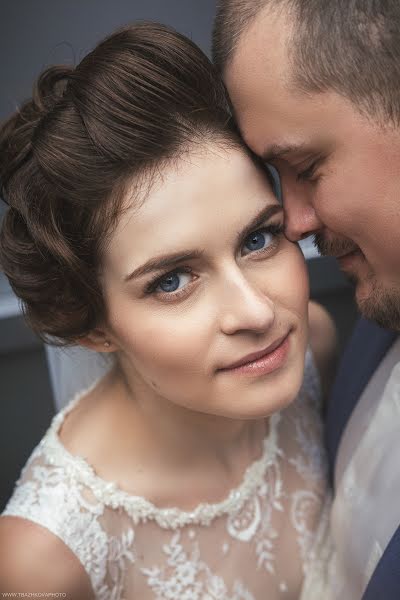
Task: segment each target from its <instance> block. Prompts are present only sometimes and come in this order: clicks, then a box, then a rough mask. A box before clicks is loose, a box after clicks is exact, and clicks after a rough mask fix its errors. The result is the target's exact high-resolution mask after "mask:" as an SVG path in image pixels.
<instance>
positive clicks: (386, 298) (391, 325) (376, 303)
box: [314, 233, 400, 331]
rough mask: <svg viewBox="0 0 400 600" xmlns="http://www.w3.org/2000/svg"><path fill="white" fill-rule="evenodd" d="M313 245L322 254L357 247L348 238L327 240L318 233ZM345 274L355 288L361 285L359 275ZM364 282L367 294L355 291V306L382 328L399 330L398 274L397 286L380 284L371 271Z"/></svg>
mask: <svg viewBox="0 0 400 600" xmlns="http://www.w3.org/2000/svg"><path fill="white" fill-rule="evenodd" d="M314 246H315V247H316V248H317V249H318V251H319V252H320V254H322V255H323V256H340V255H343V254H345V253H347V252H352V251H354V250H356V249H357V246H356V245H355V244H354V243H353V242H351V241H350V240H347V239H342V240H330V241H328V240H326V239H324V237H323V236H322V235H321V234H319V233H317V234H316V235H315V236H314ZM346 275H347V277H348V278H349V279H350V281H352V282H353V283H354V284H355V286H356V288H357V286H358V285H361V284H360V278H359V277H357V276H356V275H354V274H348V273H346ZM366 283H367V284H368V285H369V288H370V291H369V293H368V295H366V296H365V297H358V295H357V291H356V301H357V306H358V308H359V310H360V312H361V314H362V315H363V316H364V317H365V318H366V319H369V320H371V321H375V322H376V323H377V324H378V325H379V326H380V327H383V328H384V329H391V330H393V331H400V274H399V287H395V286H391V287H387V286H384V285H383V284H380V283H379V282H378V281H377V280H376V277H375V275H374V273H372V272H371V273H370V274H369V275H368V276H367V279H366Z"/></svg>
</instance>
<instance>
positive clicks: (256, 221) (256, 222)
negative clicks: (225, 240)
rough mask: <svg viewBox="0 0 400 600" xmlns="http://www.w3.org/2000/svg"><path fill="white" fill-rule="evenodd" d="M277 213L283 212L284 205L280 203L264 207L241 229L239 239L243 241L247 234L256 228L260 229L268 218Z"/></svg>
mask: <svg viewBox="0 0 400 600" xmlns="http://www.w3.org/2000/svg"><path fill="white" fill-rule="evenodd" d="M277 213H283V207H282V206H281V205H280V204H270V205H268V206H266V207H265V208H263V209H262V210H261V211H260V212H259V213H258V214H257V215H256V216H255V217H254V218H253V219H252V220H251V221H250V223H249V224H248V225H246V227H245V228H244V229H242V230H241V231H239V233H238V235H237V239H238V241H241V240H242V239H243V238H244V237H246V235H247V234H249V233H251V232H252V231H254V230H255V229H258V228H259V227H260V226H261V225H263V224H264V223H265V222H266V221H268V219H270V218H271V217H273V216H274V215H276V214H277Z"/></svg>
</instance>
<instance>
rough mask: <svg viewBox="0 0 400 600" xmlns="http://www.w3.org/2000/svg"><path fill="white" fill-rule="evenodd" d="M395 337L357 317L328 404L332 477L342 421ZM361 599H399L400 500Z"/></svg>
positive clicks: (328, 435)
mask: <svg viewBox="0 0 400 600" xmlns="http://www.w3.org/2000/svg"><path fill="white" fill-rule="evenodd" d="M396 337H397V334H395V333H393V332H389V331H386V330H384V329H381V328H380V327H378V326H377V325H375V324H374V323H371V322H369V321H367V320H365V319H360V321H359V322H358V324H357V325H356V327H355V329H354V333H353V335H352V337H351V339H350V342H349V344H348V345H347V348H346V351H345V353H344V355H343V358H342V361H341V364H340V367H339V371H338V374H337V377H336V380H335V383H334V386H333V389H332V393H331V396H330V399H329V404H328V412H327V422H326V445H327V449H328V459H329V463H330V471H331V474H332V481H333V472H334V465H335V460H336V454H337V451H338V447H339V444H340V440H341V437H342V434H343V431H344V429H345V427H346V424H347V422H348V420H349V418H350V415H351V413H352V412H353V409H354V407H355V405H356V404H357V401H358V399H359V398H360V396H361V394H362V392H363V390H364V388H365V386H366V384H367V383H368V381H369V379H370V377H371V376H372V374H373V373H374V371H375V370H376V368H377V367H378V365H379V363H380V362H381V360H382V358H383V357H384V356H385V354H386V352H387V351H388V350H389V348H390V347H391V345H392V344H393V342H394V340H395V339H396ZM399 436H400V431H399ZM399 440H400V437H399ZM399 477H400V465H399ZM343 600H352V599H350V598H346V599H345V598H344V599H343ZM362 600H400V504H399V528H398V529H397V531H395V532H394V534H393V537H392V539H391V541H390V543H389V545H388V547H387V548H386V550H385V552H384V554H383V556H382V558H381V560H380V561H379V563H378V565H377V567H376V569H375V571H374V573H373V575H372V578H371V580H370V582H369V584H368V587H367V589H366V591H365V593H364V596H363V598H362Z"/></svg>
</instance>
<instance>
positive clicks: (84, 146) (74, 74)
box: [0, 23, 239, 343]
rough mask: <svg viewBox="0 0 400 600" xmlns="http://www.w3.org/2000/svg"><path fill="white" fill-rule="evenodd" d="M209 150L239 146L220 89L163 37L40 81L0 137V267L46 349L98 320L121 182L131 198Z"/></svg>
mask: <svg viewBox="0 0 400 600" xmlns="http://www.w3.org/2000/svg"><path fill="white" fill-rule="evenodd" d="M214 138H215V139H216V140H219V141H220V142H225V143H230V144H232V143H233V144H234V145H235V144H238V143H239V141H238V137H237V133H236V130H235V126H234V124H233V123H232V121H231V119H230V112H229V106H228V102H227V97H226V93H225V88H224V86H223V84H222V83H221V81H220V79H219V77H218V76H217V75H216V72H215V70H214V68H213V66H212V65H211V63H210V62H209V60H208V59H207V57H206V56H205V55H204V54H203V53H202V52H201V50H199V49H198V48H197V47H196V46H195V45H194V44H193V43H192V42H191V41H190V40H188V39H186V38H185V37H184V36H182V35H180V34H178V33H176V32H175V31H173V30H171V29H170V28H167V27H165V26H162V25H158V24H154V23H141V24H136V25H132V26H129V27H127V28H124V29H122V30H120V31H118V32H116V33H115V34H113V35H111V36H110V37H108V38H107V39H105V40H104V41H103V42H102V43H100V44H99V45H98V46H97V47H96V48H95V49H94V50H93V51H92V52H91V53H90V54H88V55H87V56H86V57H85V58H84V59H83V60H82V62H81V63H80V64H79V65H78V66H77V67H76V68H75V69H73V68H68V67H51V68H49V69H47V70H46V71H45V72H44V73H43V74H42V75H41V76H40V78H39V79H38V81H37V83H36V86H35V89H34V92H33V97H32V99H30V100H28V101H27V102H26V103H25V104H24V105H23V106H22V107H21V108H20V110H19V111H18V112H17V113H16V114H14V115H13V116H12V117H11V118H10V119H9V120H8V121H7V122H6V123H4V124H3V126H2V128H1V129H0V180H1V194H2V196H3V199H4V200H5V201H6V202H7V203H8V204H9V209H8V211H7V212H6V214H5V217H4V221H3V224H2V229H1V233H0V264H1V266H2V269H3V270H4V272H5V274H6V275H7V277H8V279H9V281H10V283H11V286H12V288H13V290H14V291H15V293H16V295H17V296H18V297H19V298H20V299H21V300H22V302H23V307H24V310H25V314H26V317H27V319H28V322H29V324H30V326H31V327H32V328H33V329H34V330H35V331H36V332H37V333H38V334H39V335H40V336H41V337H42V338H43V339H45V340H46V341H48V339H49V338H51V339H50V341H51V342H53V343H54V341H55V340H54V339H53V338H54V337H56V338H59V343H71V342H74V341H76V340H78V339H79V338H81V337H84V336H85V335H87V334H88V333H89V332H90V331H91V330H93V328H94V327H96V326H97V325H98V324H99V323H100V322H102V321H103V319H104V318H105V316H106V311H105V305H104V300H103V296H102V292H101V287H100V284H99V280H98V271H99V264H100V257H101V250H102V248H103V247H104V243H105V240H107V236H108V235H109V233H110V232H111V231H112V229H113V226H115V224H116V220H117V218H118V215H119V214H120V211H121V210H122V199H123V196H124V190H125V186H126V184H127V183H128V181H129V184H131V183H132V182H133V184H134V185H135V182H136V183H137V187H139V182H140V181H141V180H142V179H143V177H142V176H143V175H144V179H145V180H146V179H147V180H148V177H150V176H151V174H152V173H154V172H155V169H156V168H158V167H160V164H163V163H164V162H165V161H169V160H171V159H175V158H177V157H179V156H180V155H181V154H182V152H184V151H185V148H187V147H188V146H189V147H190V146H191V145H193V144H194V143H196V141H197V142H200V143H203V142H204V141H205V140H209V139H214Z"/></svg>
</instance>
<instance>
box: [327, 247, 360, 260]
mask: <svg viewBox="0 0 400 600" xmlns="http://www.w3.org/2000/svg"><path fill="white" fill-rule="evenodd" d="M357 252H361V251H360V249H359V248H353V249H352V250H348V251H347V252H343V253H342V254H332V256H334V257H335V258H336V259H337V260H340V259H341V258H345V256H351V255H352V254H356V253H357Z"/></svg>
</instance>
